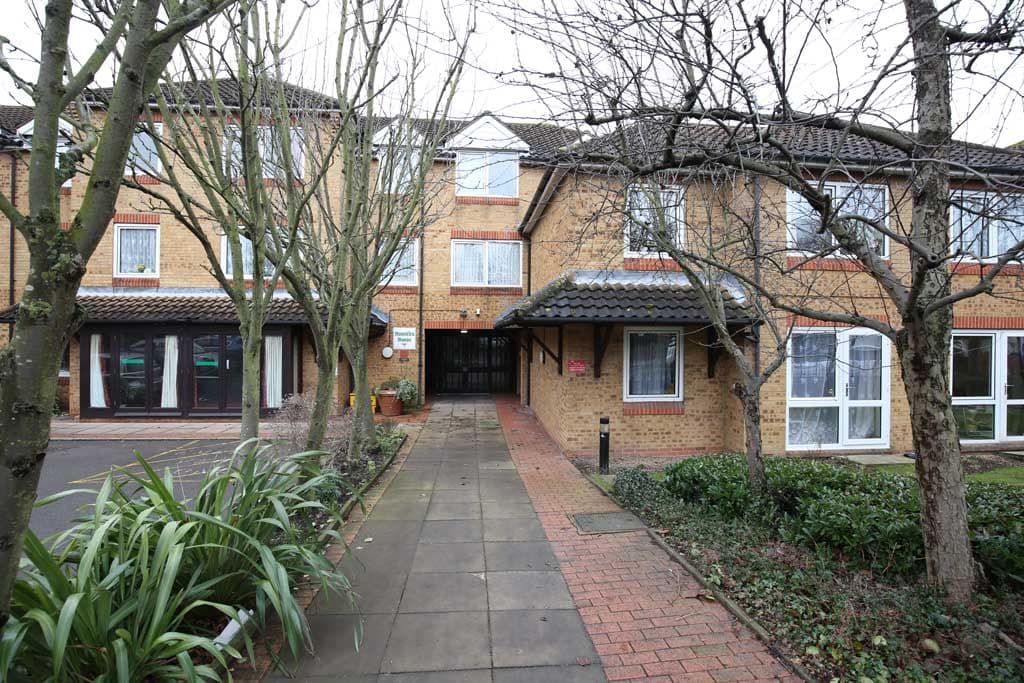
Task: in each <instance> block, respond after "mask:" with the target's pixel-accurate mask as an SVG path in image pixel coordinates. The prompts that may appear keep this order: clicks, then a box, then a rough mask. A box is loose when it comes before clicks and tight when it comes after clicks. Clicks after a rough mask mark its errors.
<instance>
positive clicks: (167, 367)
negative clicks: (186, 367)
mask: <svg viewBox="0 0 1024 683" xmlns="http://www.w3.org/2000/svg"><path fill="white" fill-rule="evenodd" d="M160 407H161V408H177V407H178V337H177V336H176V335H173V334H169V335H167V336H166V337H164V376H163V378H162V383H161V391H160Z"/></svg>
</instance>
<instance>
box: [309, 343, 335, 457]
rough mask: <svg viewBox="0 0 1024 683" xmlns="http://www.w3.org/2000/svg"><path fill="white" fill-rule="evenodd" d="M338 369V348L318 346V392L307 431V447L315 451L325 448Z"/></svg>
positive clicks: (314, 397) (314, 398)
mask: <svg viewBox="0 0 1024 683" xmlns="http://www.w3.org/2000/svg"><path fill="white" fill-rule="evenodd" d="M337 370H338V350H337V348H327V349H324V348H318V349H317V353H316V393H315V394H314V395H313V410H312V411H311V412H310V415H309V431H308V432H307V433H306V448H307V449H308V450H311V451H314V450H319V449H321V448H323V445H324V439H326V438H327V422H328V420H329V419H330V417H331V411H332V410H333V409H334V384H335V380H336V378H337Z"/></svg>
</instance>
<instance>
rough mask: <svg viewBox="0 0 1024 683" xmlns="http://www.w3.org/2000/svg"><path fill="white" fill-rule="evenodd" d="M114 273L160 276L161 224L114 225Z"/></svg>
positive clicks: (126, 275) (131, 275)
mask: <svg viewBox="0 0 1024 683" xmlns="http://www.w3.org/2000/svg"><path fill="white" fill-rule="evenodd" d="M114 274H115V275H116V276H118V277H153V278H155V277H159V276H160V226H158V225H115V226H114Z"/></svg>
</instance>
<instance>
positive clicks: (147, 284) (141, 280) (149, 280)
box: [110, 275, 160, 288]
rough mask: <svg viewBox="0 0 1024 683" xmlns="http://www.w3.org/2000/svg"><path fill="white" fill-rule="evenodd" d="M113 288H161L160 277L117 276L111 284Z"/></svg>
mask: <svg viewBox="0 0 1024 683" xmlns="http://www.w3.org/2000/svg"><path fill="white" fill-rule="evenodd" d="M110 286H111V287H144V288H151V287H159V286H160V277H159V276H156V277H128V276H124V275H115V276H114V277H113V279H112V280H111V283H110Z"/></svg>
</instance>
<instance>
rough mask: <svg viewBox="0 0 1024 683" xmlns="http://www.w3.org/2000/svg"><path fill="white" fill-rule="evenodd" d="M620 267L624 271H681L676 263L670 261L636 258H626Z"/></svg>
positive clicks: (655, 258) (665, 259)
mask: <svg viewBox="0 0 1024 683" xmlns="http://www.w3.org/2000/svg"><path fill="white" fill-rule="evenodd" d="M622 267H623V268H625V269H626V270H644V271H650V270H670V271H676V272H678V271H681V270H682V268H681V267H680V266H679V264H678V263H676V262H675V261H673V260H672V259H667V258H657V257H654V258H636V257H630V256H627V257H626V258H625V260H624V261H623V264H622Z"/></svg>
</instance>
